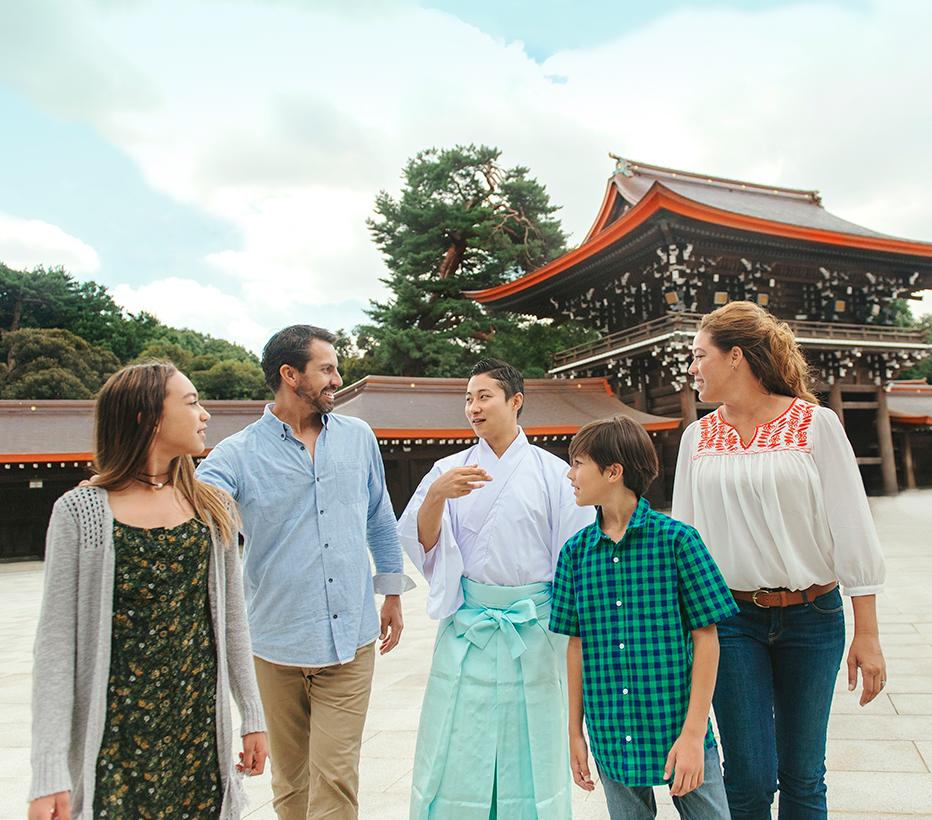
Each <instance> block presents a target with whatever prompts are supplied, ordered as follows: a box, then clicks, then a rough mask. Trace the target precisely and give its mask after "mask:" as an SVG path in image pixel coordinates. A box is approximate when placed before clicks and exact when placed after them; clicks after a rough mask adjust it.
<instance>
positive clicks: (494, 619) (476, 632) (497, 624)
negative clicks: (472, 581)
mask: <svg viewBox="0 0 932 820" xmlns="http://www.w3.org/2000/svg"><path fill="white" fill-rule="evenodd" d="M536 622H537V606H536V605H535V603H534V602H533V601H532V600H531V599H530V598H525V599H523V600H521V601H515V602H514V603H513V604H512V605H511V606H510V607H508V609H493V608H490V607H483V608H475V609H473V608H471V607H465V606H464V607H460V608H459V609H458V610H457V611H456V613H455V614H454V615H453V628H454V630H456V635H457V637H460V638H466V640H467V641H469V642H470V643H471V644H473V645H475V646H477V647H478V648H479V649H485V647H486V645H487V644H488V643H489V641H490V640H491V639H492V636H493V635H494V634H495V633H496V632H497V631H499V630H501V633H502V639H503V640H504V641H505V645H506V646H507V647H508V650H509V651H510V652H511V657H512V658H515V659H517V658H520V657H521V655H523V654H524V652H525V651H526V650H527V644H526V643H525V642H524V639H523V638H522V637H521V635H520V634H519V632H518V627H521V626H524V625H526V624H533V623H536Z"/></svg>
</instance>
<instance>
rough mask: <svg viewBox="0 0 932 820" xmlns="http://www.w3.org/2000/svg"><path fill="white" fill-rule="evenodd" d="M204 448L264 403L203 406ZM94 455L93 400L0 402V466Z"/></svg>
mask: <svg viewBox="0 0 932 820" xmlns="http://www.w3.org/2000/svg"><path fill="white" fill-rule="evenodd" d="M204 407H205V408H206V409H207V412H209V413H210V415H211V419H210V423H209V424H208V425H207V439H206V444H207V449H210V448H211V447H213V446H214V445H216V444H217V443H218V442H220V441H221V440H223V439H225V438H226V437H227V436H230V435H232V434H233V433H236V432H238V431H239V430H242V429H243V428H244V427H245V426H246V425H247V424H251V423H252V422H254V421H255V420H256V419H257V418H259V416H261V415H262V411H263V409H264V408H265V402H263V401H205V402H204ZM93 453H94V402H93V401H92V400H86V401H80V400H51V399H42V400H35V401H26V400H22V401H19V400H6V401H0V464H4V463H7V464H16V463H27V462H30V461H36V462H39V461H41V462H67V461H72V462H74V461H83V462H87V461H90V460H91V459H92V458H93Z"/></svg>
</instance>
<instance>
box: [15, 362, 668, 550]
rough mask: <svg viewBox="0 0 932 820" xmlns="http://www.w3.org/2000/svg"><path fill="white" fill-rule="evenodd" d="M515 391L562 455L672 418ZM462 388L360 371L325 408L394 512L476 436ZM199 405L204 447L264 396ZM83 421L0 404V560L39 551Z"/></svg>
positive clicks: (24, 404)
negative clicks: (354, 434) (594, 425)
mask: <svg viewBox="0 0 932 820" xmlns="http://www.w3.org/2000/svg"><path fill="white" fill-rule="evenodd" d="M525 391H526V401H525V409H524V412H523V413H522V415H521V424H522V426H523V428H524V430H525V432H526V433H527V435H528V438H529V439H530V440H531V441H532V442H533V443H534V444H537V445H538V446H540V447H543V448H545V449H547V450H550V451H551V452H553V453H556V454H557V455H560V456H562V457H563V458H566V456H567V448H568V446H569V440H570V439H571V438H572V436H573V434H574V433H576V431H577V430H578V429H579V428H580V427H581V426H582V425H583V424H585V423H586V422H589V421H592V420H593V419H598V418H604V417H607V416H613V415H617V414H625V415H628V416H630V417H632V418H634V419H635V420H636V421H638V422H639V423H640V424H642V425H643V426H644V428H645V429H646V430H647V431H648V432H649V433H650V434H651V435H652V436H654V437H655V439H656V438H662V437H664V436H666V435H669V433H670V432H671V431H675V430H676V429H677V428H679V425H680V420H679V418H663V417H659V416H655V415H651V414H649V413H644V412H641V411H638V410H634V409H632V408H630V407H626V406H625V405H624V404H622V403H621V402H620V401H619V400H618V398H617V397H616V395H615V393H614V392H613V390H612V389H611V387H610V386H609V384H608V381H607V380H606V379H601V378H591V379H574V380H573V381H568V380H555V379H528V380H527V382H526V384H525ZM465 393H466V379H425V378H404V377H392V376H367V377H366V378H364V379H362V380H361V381H358V382H356V383H355V384H351V385H349V386H348V387H345V388H344V389H343V390H341V391H340V392H339V393H338V394H337V396H336V407H335V412H337V413H341V414H343V415H347V416H356V417H358V418H361V419H363V420H364V421H366V422H367V423H368V424H369V426H370V427H372V429H373V431H374V432H375V434H376V437H377V438H378V441H379V450H380V452H381V454H382V460H383V462H384V464H385V476H386V482H387V484H388V491H389V494H390V495H391V498H392V503H393V505H394V508H395V512H396V513H397V514H400V513H401V511H402V510H403V509H404V507H405V505H406V504H407V503H408V499H410V497H411V495H412V494H413V493H414V490H415V489H416V488H417V485H418V483H419V482H420V480H421V478H422V477H423V476H424V475H425V474H426V473H427V472H428V470H430V468H431V466H432V465H433V463H434V461H436V460H437V459H438V458H442V457H443V456H446V455H450V454H451V453H454V452H456V451H457V450H462V449H464V448H466V447H468V446H470V445H471V444H473V443H474V442H475V441H476V437H475V435H474V433H473V431H472V429H471V428H470V427H469V425H468V424H467V422H466V416H465V413H464V409H463V408H464V396H465ZM204 405H205V407H206V408H207V410H208V411H209V412H210V414H211V420H210V423H209V424H208V425H207V441H206V445H207V449H206V450H205V454H206V453H207V452H209V451H210V449H211V448H212V447H213V446H214V445H216V444H217V442H219V441H220V440H221V439H223V438H225V437H226V436H229V435H232V434H233V433H235V432H237V431H239V430H241V429H242V428H244V427H245V426H246V425H248V424H251V423H252V422H253V421H255V420H256V419H257V418H259V416H261V415H262V412H263V409H264V407H265V402H262V401H207V402H204ZM93 427H94V402H92V401H0V560H7V561H9V560H24V559H35V558H41V557H42V556H43V555H44V552H45V530H46V527H47V526H48V521H49V516H50V515H51V512H52V505H53V504H54V503H55V501H56V499H57V498H58V497H59V496H60V495H62V493H64V492H66V491H67V490H69V489H71V488H72V487H74V486H76V485H77V484H78V482H79V481H81V480H82V479H84V478H87V477H88V475H89V474H90V473H89V471H90V467H91V459H92V458H93V453H92V451H93V448H94V429H93ZM659 486H660V485H659V484H658V487H659ZM654 500H660V501H661V502H662V499H656V498H655V499H654Z"/></svg>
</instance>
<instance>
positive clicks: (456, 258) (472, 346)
mask: <svg viewBox="0 0 932 820" xmlns="http://www.w3.org/2000/svg"><path fill="white" fill-rule="evenodd" d="M500 160H501V151H499V150H498V149H497V148H490V147H487V146H475V145H468V146H456V147H455V148H451V149H445V150H438V149H436V148H432V149H429V150H426V151H422V152H420V153H419V154H417V155H416V156H415V157H414V158H413V159H411V160H410V161H409V162H408V164H407V165H406V166H405V169H404V173H403V179H404V186H403V188H402V191H401V194H400V196H399V197H398V198H397V199H395V198H393V197H391V196H390V195H389V194H388V193H386V192H384V191H383V192H381V193H380V194H379V195H378V197H377V198H376V203H375V212H376V217H375V218H374V219H370V220H369V223H368V225H369V230H370V232H371V234H372V238H373V240H374V241H375V243H376V245H377V246H378V248H379V250H380V251H381V252H382V254H383V256H384V258H385V263H386V266H387V267H388V270H389V276H388V277H387V278H386V279H383V280H382V281H383V282H384V283H385V284H386V285H387V286H388V288H389V290H390V291H391V296H390V297H389V299H388V300H387V301H385V302H373V303H372V305H371V307H370V308H369V310H368V311H367V313H368V315H369V317H370V318H371V319H372V322H371V323H370V324H366V325H363V326H361V327H359V328H357V334H358V339H357V343H358V345H359V348H360V349H361V350H362V351H364V353H365V356H364V364H365V366H366V368H367V369H368V372H370V373H379V374H384V375H407V376H461V375H463V373H464V372H466V370H467V368H468V366H470V365H471V364H472V363H473V362H474V361H475V360H476V359H477V358H478V357H480V356H481V355H483V354H484V353H487V352H490V351H494V352H495V354H496V355H499V356H502V357H503V358H509V357H510V360H512V361H513V363H514V364H515V365H516V366H518V367H522V368H524V369H526V370H529V374H530V371H534V372H537V371H539V373H538V374H539V375H540V374H543V372H544V371H545V369H546V364H547V360H548V359H549V356H550V354H551V353H552V352H553V351H555V350H557V349H560V348H562V347H567V346H570V345H572V344H575V343H577V342H578V341H582V340H583V339H585V338H588V335H589V334H588V332H587V331H585V330H582V329H578V328H575V327H574V328H567V327H563V328H558V327H555V326H550V327H549V328H547V326H540V327H539V328H535V329H536V330H538V332H537V333H535V334H534V339H535V340H536V341H537V344H533V345H529V344H528V339H527V338H526V336H524V334H522V330H523V329H526V325H527V319H526V318H525V319H523V320H522V317H517V316H514V315H512V314H505V313H499V314H495V315H490V314H488V313H487V312H486V311H485V310H484V309H483V308H482V306H480V305H479V304H477V303H476V302H474V301H472V300H470V299H467V298H466V297H464V296H463V292H464V291H470V290H479V289H482V288H488V287H492V286H494V285H498V284H501V283H502V282H506V281H509V280H511V279H514V278H516V277H517V276H520V275H522V274H524V273H526V272H528V271H530V270H534V269H536V268H538V267H540V266H541V265H543V264H546V263H547V262H548V261H550V260H551V259H553V258H555V257H556V256H558V255H560V254H561V253H562V252H563V251H564V250H565V247H566V236H565V235H564V233H563V231H562V230H561V228H560V224H559V221H558V220H557V219H556V218H555V216H554V214H555V213H556V211H557V207H556V206H555V205H553V204H552V203H551V201H550V197H549V195H548V194H547V191H546V189H545V188H544V187H543V185H541V184H540V183H539V182H537V180H535V179H533V178H531V177H530V172H529V170H528V169H527V168H524V167H521V166H516V167H513V168H505V167H503V166H502V164H501V161H500ZM509 340H510V341H509Z"/></svg>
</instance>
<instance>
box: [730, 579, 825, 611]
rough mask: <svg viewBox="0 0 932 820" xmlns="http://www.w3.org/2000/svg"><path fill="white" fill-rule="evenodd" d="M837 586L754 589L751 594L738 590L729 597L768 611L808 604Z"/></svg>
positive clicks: (734, 590)
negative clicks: (772, 608)
mask: <svg viewBox="0 0 932 820" xmlns="http://www.w3.org/2000/svg"><path fill="white" fill-rule="evenodd" d="M837 586H838V581H832V582H831V583H828V584H813V585H812V586H811V587H809V588H808V589H795V590H792V591H790V590H786V589H776V590H770V589H755V590H754V591H753V592H742V591H741V590H738V589H733V590H731V595H732V597H733V598H734V599H735V600H736V601H750V602H751V603H752V604H754V605H755V606H759V607H760V608H761V609H770V607H775V606H776V607H783V606H796V605H797V604H808V603H809V602H810V601H811V600H812V599H813V598H818V597H819V596H820V595H825V593H826V592H831V591H832V590H833V589H835V587H837Z"/></svg>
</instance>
